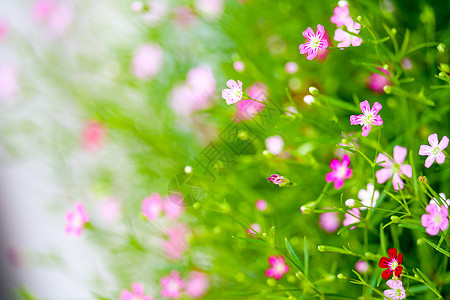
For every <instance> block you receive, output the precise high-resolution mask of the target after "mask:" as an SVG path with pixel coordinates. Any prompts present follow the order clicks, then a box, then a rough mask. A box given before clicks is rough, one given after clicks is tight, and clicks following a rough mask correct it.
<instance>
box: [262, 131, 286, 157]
mask: <svg viewBox="0 0 450 300" xmlns="http://www.w3.org/2000/svg"><path fill="white" fill-rule="evenodd" d="M283 147H284V141H283V138H282V137H281V136H279V135H274V136H271V137H268V138H267V139H266V148H267V150H268V151H269V152H270V153H272V154H273V155H280V154H281V153H283Z"/></svg>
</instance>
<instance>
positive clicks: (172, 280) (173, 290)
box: [160, 271, 184, 299]
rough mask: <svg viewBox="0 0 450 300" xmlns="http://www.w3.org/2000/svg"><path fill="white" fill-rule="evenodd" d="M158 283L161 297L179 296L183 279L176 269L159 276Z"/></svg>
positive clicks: (174, 297) (175, 297)
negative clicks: (166, 274)
mask: <svg viewBox="0 0 450 300" xmlns="http://www.w3.org/2000/svg"><path fill="white" fill-rule="evenodd" d="M160 284H161V287H162V290H161V296H162V297H163V298H170V299H178V298H180V295H181V290H182V289H183V287H184V280H183V279H181V277H180V273H178V271H172V272H170V275H169V276H166V277H163V278H161V281H160Z"/></svg>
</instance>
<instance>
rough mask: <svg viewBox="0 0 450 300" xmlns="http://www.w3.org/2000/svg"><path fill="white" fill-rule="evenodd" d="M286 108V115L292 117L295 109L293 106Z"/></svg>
mask: <svg viewBox="0 0 450 300" xmlns="http://www.w3.org/2000/svg"><path fill="white" fill-rule="evenodd" d="M286 110H287V111H286V115H288V116H289V117H293V116H294V115H296V114H297V113H298V111H297V109H296V108H295V107H293V106H288V107H286Z"/></svg>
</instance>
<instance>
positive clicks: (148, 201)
mask: <svg viewBox="0 0 450 300" xmlns="http://www.w3.org/2000/svg"><path fill="white" fill-rule="evenodd" d="M162 209H163V201H162V199H161V196H160V195H159V194H158V193H153V194H152V195H151V196H149V197H146V198H144V200H142V210H141V212H142V214H143V215H144V216H145V217H146V218H147V219H148V220H149V221H153V220H156V219H157V218H159V216H160V215H161V212H162Z"/></svg>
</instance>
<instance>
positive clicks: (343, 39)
mask: <svg viewBox="0 0 450 300" xmlns="http://www.w3.org/2000/svg"><path fill="white" fill-rule="evenodd" d="M345 26H346V27H347V31H348V32H351V33H354V34H358V33H359V30H360V29H361V24H359V23H358V22H354V21H353V20H352V19H350V20H349V21H348V22H347V23H346V24H345ZM348 32H346V31H344V30H343V29H341V28H338V29H336V31H335V32H334V40H335V41H338V42H340V43H339V44H337V46H338V47H350V45H352V46H353V47H357V46H360V45H361V43H362V39H361V38H360V37H357V36H355V35H352V34H350V33H348Z"/></svg>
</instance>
